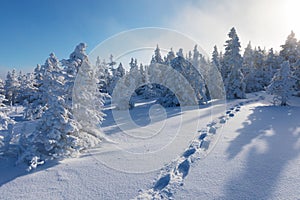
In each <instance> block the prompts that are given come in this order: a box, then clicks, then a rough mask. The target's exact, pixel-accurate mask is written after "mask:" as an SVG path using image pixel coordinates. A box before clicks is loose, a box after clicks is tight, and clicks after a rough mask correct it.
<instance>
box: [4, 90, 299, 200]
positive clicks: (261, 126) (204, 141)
mask: <svg viewBox="0 0 300 200" xmlns="http://www.w3.org/2000/svg"><path fill="white" fill-rule="evenodd" d="M291 104H292V106H288V107H275V106H272V105H271V103H270V97H269V96H267V95H265V94H264V93H256V94H250V95H248V99H244V100H234V101H230V102H228V104H227V108H225V107H223V106H221V105H220V104H217V105H214V106H207V107H205V108H201V109H192V108H189V109H185V110H180V109H178V108H168V109H166V110H164V109H162V108H161V107H160V106H157V105H153V102H151V101H149V102H148V103H146V104H144V103H142V102H141V103H139V104H137V105H138V107H137V108H135V109H133V110H132V111H131V113H129V114H130V116H132V119H133V121H134V122H135V124H132V126H123V127H122V126H121V129H123V131H121V129H120V127H118V126H116V122H115V120H116V116H115V119H114V118H113V116H112V112H111V110H109V109H107V110H106V113H107V120H106V121H105V122H104V123H103V125H102V128H103V131H104V132H105V133H106V134H107V135H108V138H109V139H110V140H113V141H114V142H112V143H105V144H103V145H101V146H100V147H98V148H94V149H92V150H90V151H88V152H86V153H84V154H82V155H81V156H80V158H70V159H66V160H63V161H60V162H58V161H52V162H48V163H46V164H45V165H42V166H40V167H39V168H37V169H36V170H33V171H31V172H27V171H26V168H25V166H23V165H18V166H15V165H14V163H15V160H14V159H13V158H7V157H0V194H1V195H0V199H41V198H42V199H133V198H137V199H138V198H161V197H164V198H174V199H299V198H300V191H299V188H300V168H299V166H300V120H299V117H298V116H299V115H300V98H296V97H294V98H293V99H292V102H291ZM149 108H150V110H149ZM212 108H215V109H212ZM225 109H226V110H225ZM212 111H213V112H212ZM148 112H149V114H148ZM116 114H117V117H118V118H119V119H120V120H121V121H118V124H122V123H120V122H124V124H127V122H128V121H126V120H127V118H126V113H122V112H121V111H120V112H117V113H116ZM122 120H123V121H122ZM125 122H126V123H125ZM23 123H26V122H23ZM137 125H142V126H145V125H149V126H146V127H147V128H145V127H138V126H137ZM31 126H32V125H30V124H27V125H26V126H25V128H22V127H24V126H20V125H19V126H16V128H18V129H21V130H23V131H30V127H31ZM178 130H180V131H178ZM124 131H125V132H126V133H127V134H124ZM176 131H177V132H176ZM151 133H155V135H151ZM139 134H141V135H142V136H143V137H144V138H145V139H146V141H148V142H145V143H137V140H136V138H137V136H140V135H139ZM174 138H175V139H174ZM171 139H172V140H171ZM170 140H171V141H172V142H171V143H170ZM116 147H117V148H116ZM124 152H126V153H124ZM149 155H152V156H150V157H147V156H149ZM153 163H154V164H153ZM132 172H136V173H132Z"/></svg>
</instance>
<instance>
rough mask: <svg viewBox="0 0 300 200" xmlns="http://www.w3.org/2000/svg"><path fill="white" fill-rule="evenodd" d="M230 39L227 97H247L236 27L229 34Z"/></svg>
mask: <svg viewBox="0 0 300 200" xmlns="http://www.w3.org/2000/svg"><path fill="white" fill-rule="evenodd" d="M228 36H229V38H230V39H229V40H227V41H226V44H225V54H224V59H223V61H224V66H222V67H223V68H224V69H226V71H227V73H226V74H227V75H225V79H224V80H225V88H226V97H227V98H228V99H234V98H246V94H245V88H246V86H245V83H244V75H243V73H242V72H241V68H242V62H243V59H242V56H241V55H240V47H241V45H240V42H239V38H238V35H237V34H236V31H235V29H234V28H232V29H231V30H230V32H229V34H228Z"/></svg>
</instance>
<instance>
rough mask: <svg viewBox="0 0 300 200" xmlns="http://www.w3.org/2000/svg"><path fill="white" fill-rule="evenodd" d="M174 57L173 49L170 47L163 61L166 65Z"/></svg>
mask: <svg viewBox="0 0 300 200" xmlns="http://www.w3.org/2000/svg"><path fill="white" fill-rule="evenodd" d="M174 58H175V53H174V51H173V49H172V48H171V49H170V51H169V52H168V55H167V57H166V60H165V63H166V64H167V65H168V64H170V63H171V61H172V60H173V59H174Z"/></svg>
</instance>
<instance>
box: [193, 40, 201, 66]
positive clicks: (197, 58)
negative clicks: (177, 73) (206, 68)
mask: <svg viewBox="0 0 300 200" xmlns="http://www.w3.org/2000/svg"><path fill="white" fill-rule="evenodd" d="M192 64H193V65H194V67H195V68H196V69H198V68H199V66H200V52H199V51H198V46H197V45H195V46H194V50H193V59H192Z"/></svg>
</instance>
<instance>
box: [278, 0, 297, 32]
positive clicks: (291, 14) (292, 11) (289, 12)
mask: <svg viewBox="0 0 300 200" xmlns="http://www.w3.org/2000/svg"><path fill="white" fill-rule="evenodd" d="M282 3H283V4H284V9H285V10H284V15H285V19H284V20H285V23H286V28H288V29H289V31H291V30H293V31H294V32H295V33H296V34H298V35H299V34H300V1H299V0H285V1H282Z"/></svg>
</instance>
